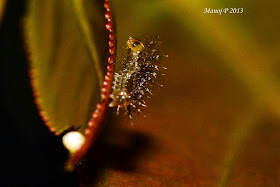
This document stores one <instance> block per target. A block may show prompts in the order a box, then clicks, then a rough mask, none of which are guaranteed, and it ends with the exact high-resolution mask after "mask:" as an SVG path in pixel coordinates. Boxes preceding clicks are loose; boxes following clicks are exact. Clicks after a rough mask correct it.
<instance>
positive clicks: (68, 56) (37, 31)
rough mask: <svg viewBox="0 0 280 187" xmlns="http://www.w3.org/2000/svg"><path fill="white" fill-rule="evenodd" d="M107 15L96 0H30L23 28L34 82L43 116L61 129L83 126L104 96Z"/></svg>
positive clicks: (82, 128)
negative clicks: (102, 88) (102, 87)
mask: <svg viewBox="0 0 280 187" xmlns="http://www.w3.org/2000/svg"><path fill="white" fill-rule="evenodd" d="M103 15H104V8H103V4H102V3H100V1H97V0H95V1H87V0H84V1H82V0H80V1H77V0H73V1H68V0H62V1H56V0H40V1H38V0H30V1H29V4H28V15H27V17H26V19H25V25H24V32H25V36H26V37H25V41H26V44H27V48H28V50H29V55H30V68H31V78H32V86H33V89H34V93H35V99H36V102H37V104H38V106H39V110H40V113H41V115H42V116H43V118H44V119H45V121H46V124H47V125H48V126H49V128H50V130H51V131H54V132H56V133H57V134H60V133H61V132H63V131H64V130H66V129H68V128H70V127H74V128H75V129H77V128H79V130H81V131H82V130H84V129H85V127H86V123H87V121H88V120H89V119H90V114H91V112H92V111H93V110H94V109H95V105H96V103H97V102H99V100H100V91H99V90H100V85H101V82H102V77H103V75H104V70H105V68H104V67H105V65H106V63H105V62H106V61H105V57H106V54H107V50H106V49H107V48H106V45H107V32H106V30H105V29H104V25H105V19H104V16H103ZM80 127H81V128H80Z"/></svg>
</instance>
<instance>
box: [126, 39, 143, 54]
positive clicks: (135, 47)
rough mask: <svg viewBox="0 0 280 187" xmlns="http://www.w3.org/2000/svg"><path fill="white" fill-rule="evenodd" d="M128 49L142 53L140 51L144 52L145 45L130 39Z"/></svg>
mask: <svg viewBox="0 0 280 187" xmlns="http://www.w3.org/2000/svg"><path fill="white" fill-rule="evenodd" d="M127 47H128V48H129V49H130V50H131V51H132V52H133V53H140V51H142V49H143V48H144V44H143V43H142V42H140V41H139V40H136V39H134V38H132V37H129V39H128V40H127Z"/></svg>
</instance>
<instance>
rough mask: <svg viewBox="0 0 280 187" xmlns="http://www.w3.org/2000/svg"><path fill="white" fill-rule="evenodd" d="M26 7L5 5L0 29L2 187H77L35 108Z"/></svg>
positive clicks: (64, 153)
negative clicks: (26, 45) (24, 26)
mask: <svg viewBox="0 0 280 187" xmlns="http://www.w3.org/2000/svg"><path fill="white" fill-rule="evenodd" d="M25 8H26V1H23V0H21V1H18V0H9V1H7V2H6V8H5V12H4V15H3V18H2V23H1V26H0V89H1V92H0V103H1V104H0V107H1V108H0V113H1V118H0V120H1V127H2V128H1V135H0V137H1V161H2V162H1V175H0V186H1V187H2V186H54V185H56V184H57V185H62V186H77V181H78V180H77V178H76V177H75V176H74V175H73V174H68V173H65V172H64V162H65V160H66V159H67V157H68V155H67V154H68V153H67V151H66V150H65V149H64V148H63V145H62V144H61V137H57V136H54V135H53V134H52V133H50V132H49V130H48V128H47V127H46V126H45V125H44V123H43V121H42V120H41V118H40V116H39V115H38V110H37V108H36V106H35V104H34V102H33V100H34V99H33V96H32V92H31V87H30V82H29V76H28V64H27V56H26V53H25V49H24V41H23V37H22V29H21V27H22V21H23V18H24V12H25Z"/></svg>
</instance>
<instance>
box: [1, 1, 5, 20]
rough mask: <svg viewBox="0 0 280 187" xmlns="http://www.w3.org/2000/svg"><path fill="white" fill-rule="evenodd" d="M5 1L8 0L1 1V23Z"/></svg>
mask: <svg viewBox="0 0 280 187" xmlns="http://www.w3.org/2000/svg"><path fill="white" fill-rule="evenodd" d="M5 3H6V0H1V1H0V23H1V19H2V15H3V12H4V10H5V9H4V7H5Z"/></svg>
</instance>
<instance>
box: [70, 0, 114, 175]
mask: <svg viewBox="0 0 280 187" xmlns="http://www.w3.org/2000/svg"><path fill="white" fill-rule="evenodd" d="M110 7H111V6H110V2H109V0H104V8H105V9H106V13H105V18H106V19H107V23H106V25H105V28H106V29H107V30H108V31H109V42H108V45H109V53H110V56H109V57H108V65H107V73H106V75H105V78H104V79H105V80H104V82H103V87H102V88H101V102H99V103H98V104H97V105H96V110H95V111H94V112H93V113H92V117H91V119H90V120H89V121H88V123H87V125H88V128H86V129H85V131H84V134H85V143H84V144H83V145H82V146H81V148H80V149H79V150H77V151H76V152H75V153H74V154H73V155H72V156H71V157H70V158H69V159H68V160H67V161H66V164H65V170H66V171H73V170H74V168H75V164H76V163H78V162H79V161H80V160H81V159H82V158H83V157H84V156H85V155H86V153H87V152H88V150H89V149H90V147H91V145H92V144H93V143H94V142H95V140H96V138H97V135H98V132H99V131H100V129H101V127H102V122H103V120H104V117H105V114H106V109H107V107H108V105H109V102H110V94H111V91H112V84H113V75H114V70H115V58H116V55H115V49H116V48H115V43H116V42H115V32H114V28H113V20H112V14H111V8H110Z"/></svg>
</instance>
